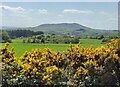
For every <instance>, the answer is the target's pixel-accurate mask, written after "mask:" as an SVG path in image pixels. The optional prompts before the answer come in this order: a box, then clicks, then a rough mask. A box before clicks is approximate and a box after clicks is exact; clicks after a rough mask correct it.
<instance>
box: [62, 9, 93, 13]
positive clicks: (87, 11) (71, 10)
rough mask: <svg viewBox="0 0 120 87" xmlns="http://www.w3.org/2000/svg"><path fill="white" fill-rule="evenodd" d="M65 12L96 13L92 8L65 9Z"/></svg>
mask: <svg viewBox="0 0 120 87" xmlns="http://www.w3.org/2000/svg"><path fill="white" fill-rule="evenodd" d="M63 13H81V14H91V13H94V12H93V11H90V10H78V9H64V10H63Z"/></svg>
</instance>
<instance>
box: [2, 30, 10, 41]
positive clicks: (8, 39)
mask: <svg viewBox="0 0 120 87" xmlns="http://www.w3.org/2000/svg"><path fill="white" fill-rule="evenodd" d="M2 42H4V43H5V42H11V39H10V36H9V34H8V33H7V32H6V31H2Z"/></svg>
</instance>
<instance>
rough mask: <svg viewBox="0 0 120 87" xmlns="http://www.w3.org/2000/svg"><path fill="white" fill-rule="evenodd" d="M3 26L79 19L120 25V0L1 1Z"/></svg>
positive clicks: (106, 26) (92, 24) (84, 22)
mask: <svg viewBox="0 0 120 87" xmlns="http://www.w3.org/2000/svg"><path fill="white" fill-rule="evenodd" d="M0 18H2V25H0V26H16V27H32V26H38V25H40V24H46V23H50V24H52V23H55V24H56V23H79V24H82V25H85V26H87V27H91V28H98V29H118V3H117V2H56V3H55V2H34V3H33V2H6V3H2V5H0Z"/></svg>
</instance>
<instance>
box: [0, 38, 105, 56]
mask: <svg viewBox="0 0 120 87" xmlns="http://www.w3.org/2000/svg"><path fill="white" fill-rule="evenodd" d="M80 43H81V47H89V46H91V45H92V46H93V47H94V48H97V47H99V46H106V45H105V44H101V41H100V40H96V39H80ZM0 45H1V44H0ZM3 45H4V44H3ZM74 45H75V44H74ZM12 47H14V48H15V52H16V53H15V57H16V58H19V57H20V56H22V55H23V53H24V52H25V51H31V50H32V49H36V48H40V49H41V50H42V51H45V48H50V49H51V50H52V51H56V52H63V51H65V50H66V49H67V48H68V47H69V44H38V43H36V44H33V43H22V39H14V40H13V41H12V43H11V44H10V46H9V49H11V48H12Z"/></svg>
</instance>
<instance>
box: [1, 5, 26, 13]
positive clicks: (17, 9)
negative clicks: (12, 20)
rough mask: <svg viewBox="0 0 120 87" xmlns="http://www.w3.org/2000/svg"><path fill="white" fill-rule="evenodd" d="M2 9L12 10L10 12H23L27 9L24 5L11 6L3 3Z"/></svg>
mask: <svg viewBox="0 0 120 87" xmlns="http://www.w3.org/2000/svg"><path fill="white" fill-rule="evenodd" d="M0 9H2V10H5V11H10V12H15V13H23V12H24V11H25V9H24V8H22V7H10V6H6V5H1V6H0Z"/></svg>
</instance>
